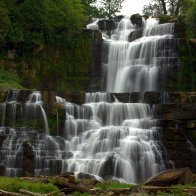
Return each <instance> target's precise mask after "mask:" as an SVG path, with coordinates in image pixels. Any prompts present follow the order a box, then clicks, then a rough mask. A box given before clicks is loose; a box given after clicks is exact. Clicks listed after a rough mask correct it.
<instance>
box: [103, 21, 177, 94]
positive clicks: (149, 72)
mask: <svg viewBox="0 0 196 196" xmlns="http://www.w3.org/2000/svg"><path fill="white" fill-rule="evenodd" d="M134 30H135V29H134V26H133V25H131V22H130V20H128V19H126V18H125V19H122V20H121V22H120V23H119V25H118V27H117V29H116V30H115V31H114V34H113V35H112V36H111V39H107V40H105V42H104V46H105V47H106V48H108V58H107V60H106V62H104V63H103V69H104V74H105V83H104V88H105V89H106V91H107V92H133V91H137V92H144V91H157V90H161V89H160V86H161V85H162V84H163V83H164V73H165V72H166V71H167V69H168V67H169V66H170V65H171V64H174V62H175V61H176V63H179V62H178V59H177V58H176V57H177V54H176V52H175V48H174V46H173V42H174V41H173V39H172V37H173V31H174V25H173V24H172V23H171V24H170V23H168V24H162V25H157V22H156V20H155V19H149V20H147V22H146V26H145V28H144V30H143V36H142V37H141V38H139V39H136V40H134V41H132V42H129V41H128V39H129V35H130V32H131V31H134ZM135 32H137V31H135ZM133 35H134V33H133ZM136 37H137V36H136ZM105 84H106V85H105Z"/></svg>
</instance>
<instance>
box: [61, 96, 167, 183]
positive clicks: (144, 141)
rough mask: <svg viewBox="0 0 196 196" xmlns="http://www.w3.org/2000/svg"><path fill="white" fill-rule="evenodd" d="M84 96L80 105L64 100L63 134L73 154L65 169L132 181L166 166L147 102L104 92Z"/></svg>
mask: <svg viewBox="0 0 196 196" xmlns="http://www.w3.org/2000/svg"><path fill="white" fill-rule="evenodd" d="M85 98H86V103H85V104H83V105H82V106H80V107H79V106H77V105H73V104H71V103H66V102H65V107H66V112H67V116H66V123H65V124H66V128H65V133H66V135H65V137H66V139H67V141H69V143H70V151H71V152H72V154H73V156H72V157H70V158H69V159H67V160H65V165H64V171H74V172H85V173H90V174H94V175H96V176H99V177H103V178H111V179H118V180H123V181H126V182H129V183H135V182H136V181H138V180H140V181H144V180H145V179H146V178H148V177H149V176H151V175H153V174H155V173H156V172H158V171H160V170H163V169H164V168H165V166H164V161H163V159H162V156H161V146H160V145H159V142H160V141H159V136H158V133H157V131H156V120H153V119H152V110H151V108H150V106H149V105H147V104H143V103H138V104H133V103H126V104H124V103H120V102H118V101H115V102H111V98H110V95H109V94H107V93H86V97H85Z"/></svg>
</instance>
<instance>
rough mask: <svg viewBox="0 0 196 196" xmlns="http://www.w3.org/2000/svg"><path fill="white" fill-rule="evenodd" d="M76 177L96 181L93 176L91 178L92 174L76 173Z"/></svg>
mask: <svg viewBox="0 0 196 196" xmlns="http://www.w3.org/2000/svg"><path fill="white" fill-rule="evenodd" d="M76 177H77V178H79V179H91V180H92V179H94V180H96V178H95V176H93V175H92V174H88V173H85V172H79V173H77V174H76Z"/></svg>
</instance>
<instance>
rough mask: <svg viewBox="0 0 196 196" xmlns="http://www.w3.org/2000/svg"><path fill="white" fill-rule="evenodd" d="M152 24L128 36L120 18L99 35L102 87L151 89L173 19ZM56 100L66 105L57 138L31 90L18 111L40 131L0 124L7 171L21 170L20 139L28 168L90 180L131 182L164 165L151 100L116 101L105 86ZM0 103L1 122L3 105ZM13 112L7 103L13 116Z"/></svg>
mask: <svg viewBox="0 0 196 196" xmlns="http://www.w3.org/2000/svg"><path fill="white" fill-rule="evenodd" d="M93 25H94V24H93ZM93 25H92V28H94V26H93ZM155 25H157V21H154V20H148V21H147V23H146V29H145V30H144V31H143V37H142V38H140V39H137V40H135V41H133V42H131V43H130V42H128V37H129V34H130V33H131V32H132V31H134V30H135V27H134V26H133V25H132V24H131V23H130V21H129V20H128V19H126V18H125V19H123V20H122V21H121V22H120V23H119V24H118V27H117V29H116V30H115V31H114V33H113V34H112V36H111V38H109V36H108V37H107V36H105V40H104V42H105V44H106V45H107V46H108V48H109V53H108V59H107V62H106V63H105V64H104V69H105V73H106V75H105V77H106V81H105V88H106V89H107V91H111V92H132V91H141V92H144V91H147V90H157V89H158V74H159V72H160V70H161V67H163V66H164V67H166V68H167V66H168V65H169V63H170V60H171V58H174V57H175V54H174V55H173V53H172V51H169V53H171V56H169V57H168V55H166V54H167V53H168V50H169V49H168V50H166V51H165V50H161V51H160V49H163V48H165V45H166V44H167V45H168V43H169V44H170V40H172V39H171V38H172V31H173V25H172V24H166V25H165V26H164V25H162V26H155ZM95 26H96V25H95ZM89 28H90V27H89ZM112 100H114V101H113V102H112ZM11 101H13V100H8V102H11ZM56 101H57V103H58V104H61V105H62V104H63V105H64V107H65V112H66V118H65V127H64V135H63V138H62V137H58V136H56V137H54V136H50V135H49V128H48V122H47V116H46V113H45V110H44V104H43V101H42V98H41V94H40V93H39V92H34V93H32V94H31V95H30V96H29V99H28V101H27V102H26V103H25V115H24V116H25V119H26V120H31V121H32V122H33V123H34V124H35V127H36V124H37V121H38V120H39V119H40V120H41V122H42V123H43V124H44V131H41V133H39V132H36V131H35V130H34V129H32V128H27V127H21V128H19V129H16V128H15V126H14V128H9V130H7V132H6V130H5V129H4V128H1V132H0V133H1V135H2V136H6V135H8V136H7V138H6V140H5V141H4V142H3V146H2V152H1V154H2V156H3V158H2V162H1V164H3V165H4V166H5V167H6V175H7V176H20V175H22V170H23V168H22V161H23V157H22V150H23V143H24V142H28V144H29V145H30V146H31V148H32V151H33V154H34V157H35V158H34V161H35V168H34V173H35V175H49V174H56V173H64V172H66V171H74V172H76V173H77V174H78V173H79V172H85V173H89V174H92V175H95V176H97V177H98V179H108V178H109V179H117V180H120V181H125V182H128V183H136V182H138V181H140V182H143V181H144V180H146V179H147V178H148V177H150V176H152V175H154V174H156V173H157V172H159V171H161V170H164V169H165V163H164V160H163V158H162V153H161V151H162V150H163V149H162V146H161V141H160V137H159V133H158V132H157V130H156V127H157V120H156V119H153V118H152V116H153V107H150V106H149V105H148V104H144V103H121V102H119V101H118V100H117V99H116V98H115V97H111V95H110V94H108V93H105V92H97V93H86V95H85V104H83V105H81V106H79V105H76V104H72V103H70V102H66V100H65V99H62V98H61V97H56ZM15 102H16V103H17V101H15V100H14V103H15ZM0 106H1V107H0V108H1V111H2V125H4V122H3V121H4V119H5V110H6V108H5V107H6V106H4V105H0ZM15 115H16V112H15V113H14V110H13V115H12V116H13V119H15ZM14 124H15V123H14ZM57 124H58V123H57ZM57 126H58V125H57Z"/></svg>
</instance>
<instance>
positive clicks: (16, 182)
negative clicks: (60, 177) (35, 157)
mask: <svg viewBox="0 0 196 196" xmlns="http://www.w3.org/2000/svg"><path fill="white" fill-rule="evenodd" d="M0 189H2V190H4V191H8V192H15V193H18V192H19V190H20V189H24V190H27V191H31V192H34V193H40V194H47V193H51V192H55V191H58V188H57V187H56V186H54V185H53V184H52V183H46V184H44V183H41V182H28V181H25V180H22V179H19V178H7V177H0ZM53 195H54V196H55V195H56V196H58V195H60V194H58V193H55V194H53Z"/></svg>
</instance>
